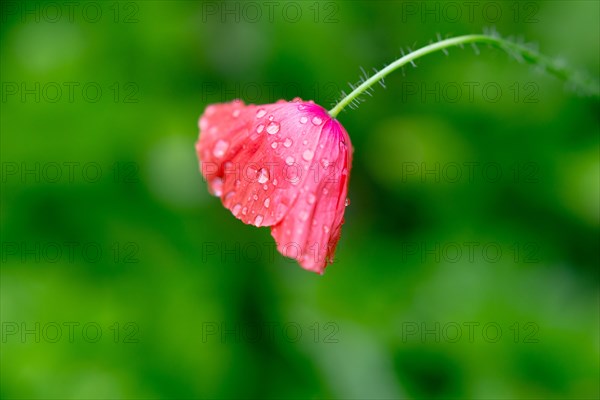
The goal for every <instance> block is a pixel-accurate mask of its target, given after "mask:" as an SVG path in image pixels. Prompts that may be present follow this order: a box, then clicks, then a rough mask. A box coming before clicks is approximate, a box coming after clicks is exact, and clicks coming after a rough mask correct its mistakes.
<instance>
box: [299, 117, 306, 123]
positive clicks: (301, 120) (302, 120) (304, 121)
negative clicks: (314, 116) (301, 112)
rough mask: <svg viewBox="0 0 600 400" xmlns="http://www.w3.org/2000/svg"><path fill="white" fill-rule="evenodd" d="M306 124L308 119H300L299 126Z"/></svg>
mask: <svg viewBox="0 0 600 400" xmlns="http://www.w3.org/2000/svg"><path fill="white" fill-rule="evenodd" d="M307 122H308V118H306V117H300V123H301V124H305V123H307Z"/></svg>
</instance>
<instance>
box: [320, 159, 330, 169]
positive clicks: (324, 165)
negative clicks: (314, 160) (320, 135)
mask: <svg viewBox="0 0 600 400" xmlns="http://www.w3.org/2000/svg"><path fill="white" fill-rule="evenodd" d="M321 165H322V166H323V168H327V167H329V160H328V159H326V158H321Z"/></svg>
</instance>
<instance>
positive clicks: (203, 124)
mask: <svg viewBox="0 0 600 400" xmlns="http://www.w3.org/2000/svg"><path fill="white" fill-rule="evenodd" d="M206 128H208V119H207V118H206V117H202V118H200V130H201V131H204V130H206Z"/></svg>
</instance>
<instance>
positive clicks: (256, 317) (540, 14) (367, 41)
mask: <svg viewBox="0 0 600 400" xmlns="http://www.w3.org/2000/svg"><path fill="white" fill-rule="evenodd" d="M599 15H600V13H599V3H598V2H593V1H580V2H577V1H551V2H509V1H502V2H470V3H469V2H467V3H462V2H398V1H380V2H378V1H349V2H328V1H325V2H315V1H307V2H304V1H296V2H278V1H274V2H266V3H263V2H196V1H168V2H167V1H140V2H127V1H122V2H121V1H119V2H85V1H80V2H60V1H59V2H49V3H46V2H42V3H38V2H31V1H27V2H17V1H3V2H2V16H1V17H2V25H1V32H0V34H1V61H0V63H1V82H2V101H1V119H0V128H1V159H2V160H1V161H2V194H1V203H2V204H1V214H0V222H1V231H0V232H1V235H2V237H1V241H2V270H1V275H0V276H1V285H0V289H1V320H2V343H1V346H2V350H1V354H0V361H1V389H0V393H1V396H2V398H7V399H9V398H14V399H16V398H23V399H24V398H27V399H59V398H60V399H66V398H73V399H83V398H94V399H96V398H102V399H112V398H124V399H136V398H137V399H142V398H143V399H155V398H156V399H157V398H189V399H200V398H229V399H234V398H236V399H237V398H297V399H299V398H313V399H317V398H336V399H337V398H339V399H369V398H378V399H382V398H411V399H419V398H450V397H452V398H477V399H485V398H488V399H492V398H493V399H498V398H503V399H524V398H565V399H566V398H578V399H588V398H589V399H592V398H598V397H599V396H600V393H599V373H600V369H599V357H600V346H599V316H598V315H599V314H598V311H599V291H598V278H599V274H598V271H599V268H598V267H599V263H600V256H599V254H600V251H599V247H600V245H599V242H600V236H599V228H600V215H599V213H600V211H599V203H600V187H599V185H600V184H599V182H600V176H599V175H600V174H599V171H600V156H599V145H600V143H599V134H598V133H599V129H598V123H599V113H598V109H599V107H598V106H599V104H598V99H597V98H587V97H582V96H579V95H578V94H577V93H576V91H573V90H570V89H569V88H568V87H565V84H564V83H563V82H560V81H559V80H557V79H555V78H554V77H551V76H548V75H546V74H544V73H543V72H540V71H539V70H537V69H536V68H535V67H531V66H528V65H525V64H521V63H518V62H517V61H515V60H514V59H511V58H509V57H508V56H507V55H505V54H503V53H501V52H500V51H497V50H494V49H489V48H486V47H485V46H483V47H482V46H480V47H479V48H478V49H477V51H476V50H475V49H472V48H465V49H464V50H461V49H458V48H456V49H451V50H450V51H449V54H448V55H447V56H446V55H444V54H443V53H439V54H433V55H430V56H427V57H426V58H423V59H421V60H420V61H419V62H418V67H417V68H413V67H408V68H406V69H405V74H404V75H403V74H402V73H401V72H397V73H395V74H393V75H392V76H390V77H389V78H388V79H387V80H386V86H387V89H382V88H381V87H379V86H378V87H377V88H376V89H375V94H374V98H369V99H368V101H367V102H366V103H364V104H363V105H361V107H360V108H359V109H357V110H347V112H343V113H342V114H340V116H339V120H340V121H341V122H342V123H343V124H344V126H345V127H346V129H347V130H348V132H349V134H350V137H351V139H352V142H353V145H354V149H355V151H354V164H353V169H352V177H351V182H350V191H349V197H350V199H351V205H350V206H349V207H348V208H347V209H346V222H345V225H344V227H343V231H342V239H341V241H340V244H339V247H338V251H337V254H336V260H335V263H334V264H333V265H332V266H330V267H329V268H328V269H327V271H326V273H325V275H324V276H318V275H316V274H313V273H310V272H307V271H304V270H302V269H301V268H300V267H299V266H298V265H297V264H296V263H294V262H293V261H290V260H288V259H284V258H283V257H282V256H281V255H279V254H278V253H277V252H276V251H274V247H273V246H274V245H273V241H272V239H271V237H270V232H269V230H268V229H266V228H265V229H257V228H254V227H250V226H246V225H243V224H242V223H241V222H239V221H238V220H236V219H235V218H234V217H233V216H232V215H231V213H230V212H229V211H228V210H226V209H224V208H223V207H222V205H221V203H220V201H219V200H218V199H216V198H214V197H211V196H210V195H209V194H208V191H207V188H206V184H205V182H203V180H202V177H201V175H200V173H199V172H198V163H197V159H196V155H195V152H194V142H195V141H196V139H197V135H198V128H197V121H198V118H199V116H200V114H201V113H202V112H203V110H204V108H205V107H206V106H207V104H210V103H216V102H223V101H229V100H232V99H234V98H238V97H239V98H242V99H243V100H245V101H246V102H252V103H270V102H273V101H276V100H277V99H279V98H285V99H288V100H291V99H292V98H293V97H295V96H300V97H302V98H304V99H313V100H315V101H316V102H317V103H319V104H322V105H323V106H325V107H327V108H330V106H331V105H332V104H333V103H334V102H335V100H336V98H337V97H338V96H339V93H340V91H341V90H343V89H346V90H347V88H348V86H347V82H354V81H356V80H357V79H358V77H359V75H360V69H359V67H361V66H362V67H363V68H364V69H366V70H371V69H372V68H374V67H375V68H380V67H381V66H383V65H384V63H389V62H391V61H392V60H394V59H395V58H397V57H398V56H399V55H400V48H404V49H406V47H407V46H412V47H413V48H415V47H419V46H422V45H424V44H426V43H428V42H429V41H430V40H432V39H433V40H435V39H436V35H437V34H441V35H442V36H445V35H459V34H468V33H480V32H482V31H483V29H484V28H486V27H495V29H496V30H497V31H498V32H500V33H501V34H503V35H507V36H508V35H513V36H515V37H519V36H521V37H523V38H524V39H525V40H527V41H531V42H534V43H536V44H537V45H538V46H539V48H540V50H541V51H542V52H543V53H544V54H546V55H549V56H552V57H557V58H560V59H563V60H564V61H565V62H567V63H568V64H570V65H573V66H575V67H576V69H578V70H581V71H586V72H587V73H589V74H590V75H592V76H596V77H597V76H598V74H599V68H600V65H599V48H600V46H599V35H600V34H599V21H598V19H599ZM477 52H479V53H480V54H479V55H478V54H477Z"/></svg>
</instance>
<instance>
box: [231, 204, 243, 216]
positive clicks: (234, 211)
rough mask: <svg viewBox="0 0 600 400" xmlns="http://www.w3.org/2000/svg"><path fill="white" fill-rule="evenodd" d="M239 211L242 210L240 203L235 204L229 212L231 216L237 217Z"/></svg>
mask: <svg viewBox="0 0 600 400" xmlns="http://www.w3.org/2000/svg"><path fill="white" fill-rule="evenodd" d="M241 209H242V205H241V204H240V203H237V204H236V205H235V206H233V208H232V209H231V212H232V213H233V215H235V216H236V217H237V216H238V214H239V213H240V210H241Z"/></svg>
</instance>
